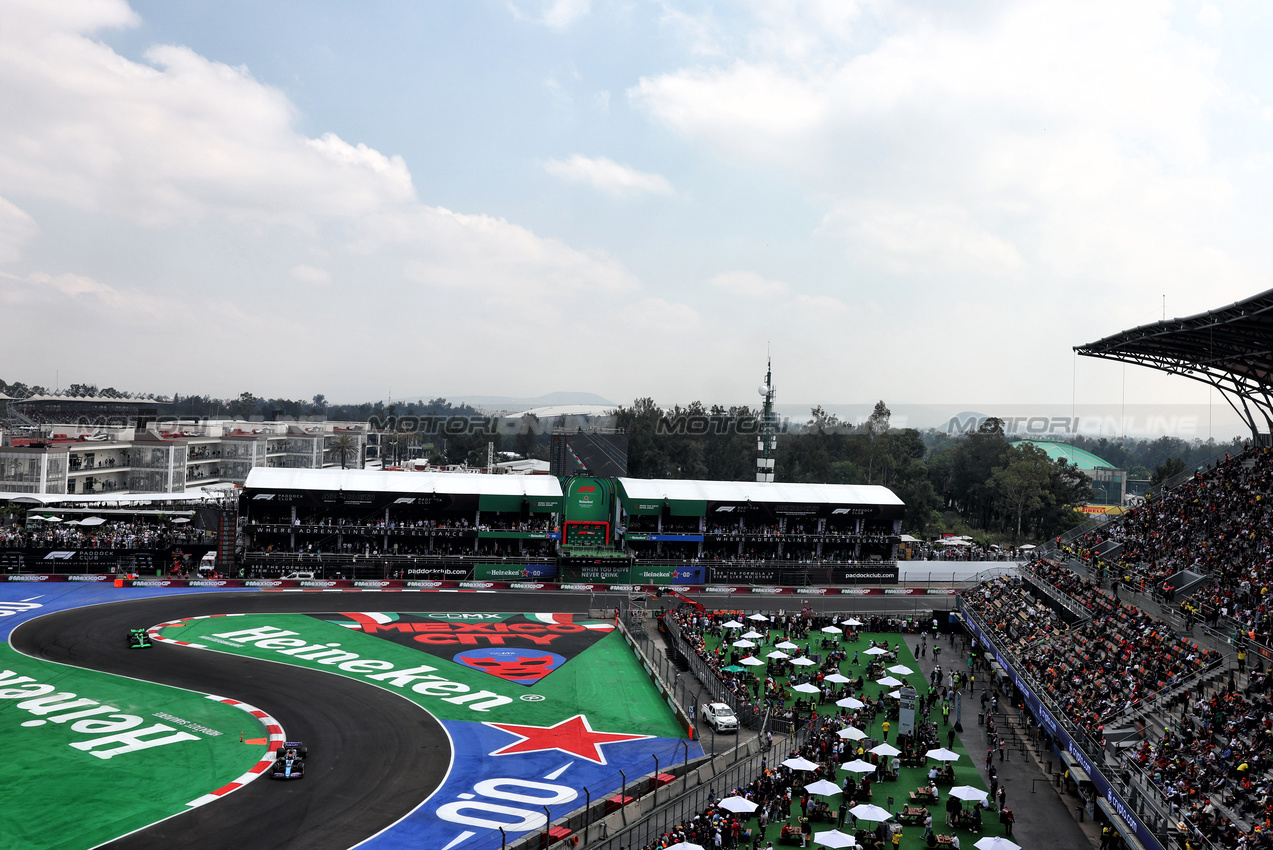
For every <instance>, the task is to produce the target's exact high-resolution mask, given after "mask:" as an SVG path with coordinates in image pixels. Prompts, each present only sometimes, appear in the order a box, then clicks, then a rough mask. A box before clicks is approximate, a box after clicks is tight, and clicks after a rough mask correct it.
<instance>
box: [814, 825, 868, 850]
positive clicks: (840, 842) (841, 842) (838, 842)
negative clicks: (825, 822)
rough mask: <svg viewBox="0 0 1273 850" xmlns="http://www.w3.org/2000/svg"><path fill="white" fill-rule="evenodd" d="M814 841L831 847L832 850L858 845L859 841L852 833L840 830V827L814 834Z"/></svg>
mask: <svg viewBox="0 0 1273 850" xmlns="http://www.w3.org/2000/svg"><path fill="white" fill-rule="evenodd" d="M813 843H814V844H821V845H822V846H823V847H830V848H832V850H838V848H840V847H856V846H858V845H857V841H855V840H854V839H853V836H852V835H848V834H847V833H843V832H840V830H838V829H827V830H823V831H822V832H815V833H814V834H813Z"/></svg>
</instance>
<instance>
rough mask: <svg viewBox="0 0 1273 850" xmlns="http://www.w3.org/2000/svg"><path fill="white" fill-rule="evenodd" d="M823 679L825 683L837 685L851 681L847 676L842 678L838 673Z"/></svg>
mask: <svg viewBox="0 0 1273 850" xmlns="http://www.w3.org/2000/svg"><path fill="white" fill-rule="evenodd" d="M825 678H826V681H828V682H835V683H836V684H837V685H843V684H844V683H845V682H852V681H853V680H852V679H850V678H849V677H848V676H842V675H841V674H839V673H832V674H831V675H830V676H827V677H825Z"/></svg>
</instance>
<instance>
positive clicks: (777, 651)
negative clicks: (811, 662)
mask: <svg viewBox="0 0 1273 850" xmlns="http://www.w3.org/2000/svg"><path fill="white" fill-rule="evenodd" d="M765 657H766V658H790V657H791V656H790V655H788V654H787V653H785V652H783V651H782V650H781V649H775V650H774V651H773V652H771V653H769V654H768V655H766V656H765Z"/></svg>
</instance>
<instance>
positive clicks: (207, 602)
mask: <svg viewBox="0 0 1273 850" xmlns="http://www.w3.org/2000/svg"><path fill="white" fill-rule="evenodd" d="M621 598H622V597H620V596H615V595H610V596H602V595H599V594H598V595H595V596H594V595H590V594H587V593H579V594H572V593H554V594H552V595H551V596H548V595H546V594H544V593H520V594H518V593H500V594H498V595H495V594H489V593H436V594H428V595H425V594H416V593H401V594H399V593H383V594H381V593H374V594H373V593H357V594H348V593H340V592H314V591H309V592H286V591H274V592H237V593H233V592H231V593H200V594H180V595H173V596H161V597H153V598H148V599H137V600H123V601H120V602H112V603H108V604H104V605H94V606H89V607H84V608H76V609H72V610H68V611H61V612H57V613H52V614H46V615H44V616H41V617H37V618H35V619H33V620H31V621H29V622H27V623H24V624H22V625H21V626H18V627H17V628H16V629H15V630H14V632H13V634H12V636H11V638H10V642H11V644H12V645H13V647H14V648H15V649H17V650H18V651H19V652H22V653H24V654H27V655H30V656H32V657H35V658H42V659H46V660H49V661H55V662H59V663H63V664H70V665H74V666H76V667H84V668H87V669H92V670H100V671H103V672H107V673H114V674H117V675H121V676H128V677H131V678H135V679H142V680H145V681H149V682H159V683H162V684H167V685H174V686H177V687H181V688H187V689H190V690H193V691H197V692H199V693H211V694H216V695H218V696H222V697H232V698H234V699H237V700H241V701H242V702H246V703H248V704H250V705H252V706H255V707H257V708H259V709H261V710H262V711H265V712H267V713H269V714H271V715H273V716H274V717H275V718H276V719H277V720H278V721H279V722H280V723H281V724H282V726H283V729H284V731H285V732H286V734H287V737H288V738H289V739H290V740H299V741H303V742H304V743H305V745H306V746H307V747H308V748H309V758H308V759H307V764H306V775H305V778H304V779H303V780H300V781H296V782H275V781H273V780H270V779H268V778H262V779H258V780H256V781H254V782H250V783H248V784H247V785H246V786H244V787H243V788H241V789H239V790H237V791H235V792H233V793H231V794H229V795H227V796H226V797H224V798H223V799H221V800H218V801H216V802H215V803H212V804H209V805H206V806H203V807H201V808H198V809H193V810H191V811H189V812H185V813H183V814H180V815H177V816H176V817H173V818H169V819H168V820H166V821H163V822H161V823H159V824H155V825H153V826H151V827H148V828H146V829H143V830H141V831H139V832H136V833H133V834H131V835H128V836H125V837H123V838H120V839H117V840H116V841H113V842H111V843H109V844H106V845H102V846H103V847H104V848H109V850H172V848H173V847H181V848H183V850H226V848H233V850H277V849H278V848H297V850H299V848H306V850H347V848H351V847H354V846H355V845H357V844H359V843H360V842H362V841H365V840H366V839H367V838H369V837H371V836H373V835H375V834H376V833H378V832H380V831H382V830H384V829H386V828H387V827H389V826H391V825H392V824H394V823H395V822H397V821H398V820H399V819H401V818H402V817H404V816H405V815H407V814H408V813H410V812H411V811H412V810H413V809H415V808H416V807H417V806H418V805H420V803H422V802H423V801H424V800H425V799H426V798H428V796H429V795H430V794H431V793H432V792H433V791H434V790H435V789H436V788H437V787H438V786H439V785H440V784H441V783H442V781H443V779H444V778H445V776H446V773H447V769H448V766H449V763H450V758H451V751H450V744H449V741H448V739H447V736H446V734H445V732H444V731H443V730H442V727H441V726H440V724H438V722H437V721H436V720H434V718H433V717H432V716H431V715H430V714H428V713H427V712H425V711H423V710H422V709H421V708H420V707H419V706H417V705H415V704H414V703H411V702H409V701H407V700H406V699H403V698H402V697H400V696H397V695H396V694H394V693H392V692H390V691H388V690H384V689H382V688H377V687H375V686H372V685H369V684H367V683H365V682H359V681H357V680H354V679H350V678H346V677H342V676H333V675H330V674H325V673H322V672H319V671H315V670H311V669H307V668H302V667H293V666H289V665H286V664H277V663H271V662H267V661H260V660H257V659H251V658H245V657H240V656H233V655H228V654H222V653H216V652H205V651H200V650H192V649H185V648H183V647H177V646H169V645H163V644H156V645H154V646H153V647H151V648H150V649H146V650H130V649H128V648H127V646H126V642H125V639H124V636H125V634H126V632H127V630H128V629H130V628H137V627H148V626H152V625H155V624H157V623H162V622H166V621H169V620H176V619H181V618H183V617H195V616H201V615H207V614H231V613H244V614H259V613H271V612H280V613H330V612H342V611H376V610H380V611H454V612H478V611H481V612H515V613H523V612H533V611H552V612H560V613H583V612H587V611H588V610H589V609H590V608H613V607H617V606H618V605H619V602H620V599H621ZM700 598H701V599H702V601H703V602H705V603H706V604H707V605H708V607H710V608H715V607H741V606H743V605H746V606H747V607H748V608H752V607H757V608H766V609H770V610H771V611H772V610H773V609H776V608H780V607H782V606H783V604H784V603H785V605H786V606H787V607H788V608H795V607H798V606H799V602H796V600H792V599H786V600H778V599H763V600H762V599H754V598H753V599H748V600H746V601H743V600H739V599H719V600H718V599H710V598H703V597H700ZM928 601H929V604H930V605H931V604H932V602H934V601H936V600H928ZM811 602H812V604H813V606H814V607H815V608H818V609H820V610H825V609H828V608H829V609H832V610H835V609H840V610H843V609H845V608H851V609H853V610H856V611H857V612H861V613H868V612H873V611H884V610H892V611H894V612H895V613H910V612H909V611H906V610H905V609H906V608H909V607H911V606H910V605H905V607H903V605H899V604H898V603H899V602H901V600H896V599H886V598H869V599H863V598H859V599H853V600H848V599H838V600H836V602H837V603H839V604H835V603H831V600H823V599H813V600H811ZM793 603H794V604H793ZM828 603H830V604H828ZM846 603H847V604H846ZM942 603H945V604H949V602H948V600H941V601H940V602H938V607H944V605H943V604H942ZM912 604H913V603H912ZM916 607H918V606H916ZM899 608H900V609H902V610H900V611H899V610H898V609H899ZM709 734H710V733H709ZM704 743H705V744H707V743H708V742H706V741H705V742H704ZM209 790H211V789H208V788H204V787H200V786H195V785H192V787H191V797H192V798H193V797H196V796H199V795H200V794H203V793H206V792H207V791H209ZM133 793H138V790H137V789H128V790H127V792H126V793H125V792H122V791H121V799H120V805H121V806H127V805H128V802H127V801H128V794H133ZM142 793H144V790H143V791H142ZM68 804H70V803H69V801H68Z"/></svg>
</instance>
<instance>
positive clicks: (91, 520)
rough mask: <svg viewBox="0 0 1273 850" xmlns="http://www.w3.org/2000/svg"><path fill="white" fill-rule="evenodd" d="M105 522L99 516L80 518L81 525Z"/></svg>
mask: <svg viewBox="0 0 1273 850" xmlns="http://www.w3.org/2000/svg"><path fill="white" fill-rule="evenodd" d="M189 521H190V520H186V522H189ZM104 522H106V520H104V519H102V518H101V517H99V516H89V517H84V519H82V520H80V525H101V524H102V523H104ZM173 522H176V520H173Z"/></svg>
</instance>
